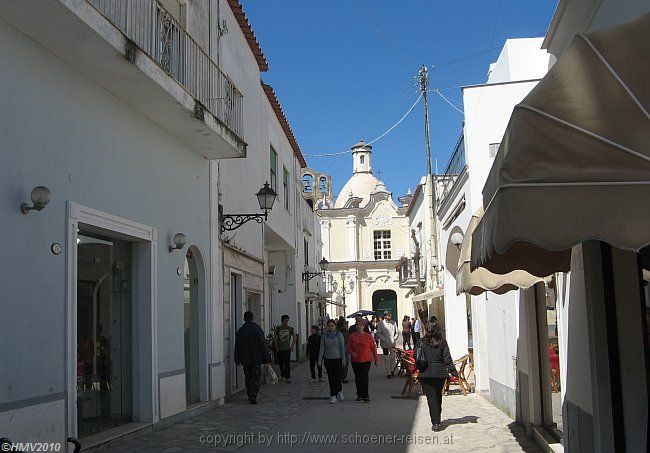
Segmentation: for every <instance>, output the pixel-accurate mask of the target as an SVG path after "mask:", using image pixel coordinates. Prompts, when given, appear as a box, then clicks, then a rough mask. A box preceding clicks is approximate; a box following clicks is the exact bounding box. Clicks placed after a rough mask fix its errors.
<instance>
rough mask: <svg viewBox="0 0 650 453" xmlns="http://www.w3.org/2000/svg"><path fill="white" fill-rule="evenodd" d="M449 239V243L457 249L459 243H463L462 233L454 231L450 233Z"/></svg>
mask: <svg viewBox="0 0 650 453" xmlns="http://www.w3.org/2000/svg"><path fill="white" fill-rule="evenodd" d="M450 239H451V243H452V244H454V245H455V246H456V247H458V250H460V245H461V244H462V243H463V234H462V233H459V232H458V231H456V232H455V233H454V234H452V235H451V238H450Z"/></svg>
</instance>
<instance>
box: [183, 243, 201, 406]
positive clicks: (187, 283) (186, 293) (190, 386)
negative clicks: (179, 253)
mask: <svg viewBox="0 0 650 453" xmlns="http://www.w3.org/2000/svg"><path fill="white" fill-rule="evenodd" d="M183 276H184V278H183V333H184V335H183V338H184V340H183V341H184V345H185V401H186V403H187V405H190V404H193V403H197V402H199V401H200V399H201V398H200V394H199V307H198V306H199V295H198V285H199V278H198V274H197V267H196V262H195V261H194V257H193V256H192V252H187V254H186V256H185V270H184V272H183Z"/></svg>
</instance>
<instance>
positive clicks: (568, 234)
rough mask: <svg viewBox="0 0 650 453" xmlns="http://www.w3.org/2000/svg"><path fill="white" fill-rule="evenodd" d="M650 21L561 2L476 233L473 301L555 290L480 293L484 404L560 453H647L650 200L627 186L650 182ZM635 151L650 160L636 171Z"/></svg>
mask: <svg viewBox="0 0 650 453" xmlns="http://www.w3.org/2000/svg"><path fill="white" fill-rule="evenodd" d="M649 10H650V7H648V5H647V3H644V2H635V1H629V2H613V1H611V2H607V1H605V2H579V1H561V2H560V4H559V6H558V9H557V11H556V14H555V16H554V18H553V21H552V23H551V26H550V27H549V32H548V34H547V36H546V38H545V39H544V42H543V45H542V47H543V48H545V49H549V51H551V53H552V54H553V55H552V57H551V59H550V61H549V63H550V64H549V66H550V70H549V73H548V75H546V76H545V77H544V78H543V79H542V80H541V81H540V82H539V83H538V85H537V86H536V87H535V88H534V89H533V90H532V91H531V93H530V94H529V95H527V96H526V98H525V99H524V100H523V101H522V102H521V103H520V104H518V105H517V106H516V108H515V110H514V111H513V113H512V115H510V118H509V122H508V125H507V127H504V128H502V129H501V131H500V132H499V134H503V137H504V139H503V141H502V143H501V150H500V151H498V154H497V156H496V159H495V160H494V162H493V163H492V168H490V169H489V173H487V174H484V177H483V181H478V182H479V183H478V188H479V190H480V191H481V192H482V197H477V199H478V200H479V202H480V204H481V205H482V207H483V208H484V209H485V213H483V214H479V215H480V216H481V217H480V220H479V221H478V222H476V221H474V225H472V227H471V228H470V230H471V231H467V230H466V231H464V233H465V239H464V241H463V244H462V245H463V250H464V251H467V246H469V247H470V248H471V253H469V254H467V256H465V255H464V257H463V260H462V263H461V264H462V265H463V266H464V271H463V272H460V273H459V274H458V276H457V277H458V278H459V282H458V283H459V289H463V290H465V291H468V292H471V291H470V288H471V287H472V284H471V282H468V280H472V277H471V274H474V277H473V278H474V280H477V277H476V274H478V273H482V274H483V277H489V278H485V279H484V283H485V282H487V283H489V285H485V286H484V287H483V289H485V288H487V289H490V288H493V289H495V290H496V288H498V287H500V286H501V288H500V289H501V290H508V289H512V288H508V287H507V285H506V286H504V284H511V286H512V284H515V286H519V284H518V283H517V282H515V279H514V277H512V274H510V272H513V271H516V272H522V271H527V272H530V273H531V274H533V275H535V276H539V277H542V276H546V275H552V277H551V278H547V280H546V283H536V284H535V286H534V287H533V288H531V289H528V290H526V291H523V290H516V291H512V290H511V291H510V292H508V293H506V294H504V295H503V296H491V293H489V292H484V293H482V294H480V292H481V291H480V290H482V289H481V288H479V289H480V290H479V291H476V292H473V293H474V294H479V295H478V296H473V297H472V299H473V300H472V315H473V323H472V325H473V326H477V327H478V329H477V330H478V332H475V335H474V341H475V351H474V352H475V356H476V357H477V364H476V366H477V369H476V371H477V386H478V388H479V390H481V391H482V392H484V393H485V394H486V395H488V397H489V398H490V399H491V400H493V401H494V402H495V403H496V404H497V405H499V406H500V407H502V408H503V409H505V410H506V411H508V412H510V413H511V415H512V416H513V417H516V419H517V420H519V421H521V422H523V423H524V424H525V425H526V426H527V427H528V428H529V429H530V433H531V435H534V436H535V438H536V439H537V440H538V441H539V442H540V443H541V444H542V445H544V446H545V448H548V449H551V450H553V451H562V450H566V451H580V452H582V451H598V452H601V451H602V452H605V451H646V450H647V420H648V418H647V417H648V390H647V386H646V385H641V386H639V385H638V383H639V382H642V383H646V382H647V363H648V362H649V358H648V349H647V325H646V324H647V319H648V312H649V309H648V306H649V304H648V300H649V297H648V296H649V294H648V289H647V287H648V280H649V279H648V274H647V270H648V269H649V268H650V263H649V261H650V260H649V256H650V255H649V253H648V247H647V243H648V237H647V234H645V231H646V230H645V228H646V225H647V222H648V220H649V218H648V216H647V211H644V210H643V209H641V206H643V200H644V199H645V198H647V189H646V187H647V185H646V186H643V185H639V186H637V183H636V182H632V183H629V184H628V183H627V181H628V179H631V180H632V181H636V179H634V177H633V176H632V177H631V178H630V176H629V175H634V174H635V173H634V172H635V171H636V172H639V171H645V172H646V174H647V170H648V165H647V158H648V149H647V146H645V145H644V144H647V143H648V140H649V137H648V130H649V129H648V128H647V127H646V126H647V120H648V118H647V106H645V108H646V110H645V112H646V113H645V116H644V115H643V107H642V108H641V109H639V108H638V107H639V106H642V105H643V102H645V101H639V99H645V100H646V101H647V96H646V95H644V94H642V93H644V92H647V90H646V89H645V88H646V87H647V83H645V82H641V83H640V84H639V83H635V80H636V78H637V77H638V75H639V74H641V73H643V71H644V70H645V69H644V68H646V67H647V66H648V64H649V63H648V53H647V52H645V51H644V48H642V47H638V45H637V43H639V42H647V41H648V39H650V36H648V30H650V26H649V24H650V22H649V21H650V14H647V13H648V11H649ZM644 13H646V14H645V16H643V15H642V14H644ZM623 21H630V22H623ZM609 27H612V28H609ZM585 32H590V33H589V34H588V35H585V36H580V37H576V34H577V33H585ZM492 73H493V74H498V71H497V68H496V67H494V68H493V72H492ZM622 88H624V89H622ZM644 90H645V91H644ZM467 91H468V90H467V89H465V106H466V112H465V114H466V115H465V116H466V120H467V121H469V120H470V119H471V118H473V115H470V114H468V111H467V107H468V93H467ZM604 93H606V94H607V96H608V98H607V99H603V95H604ZM483 96H485V94H483V95H481V96H480V99H481V101H480V103H482V102H483V101H482V99H483ZM630 99H631V100H632V101H631V102H628V101H629V100H630ZM646 103H647V102H646ZM476 104H477V105H480V104H479V101H478V100H477V101H476ZM626 105H630V107H629V108H628V110H627V111H626V110H625V108H624V107H623V106H626ZM619 117H625V118H626V122H625V123H620V124H621V129H615V131H614V132H612V131H613V129H611V128H609V127H608V125H610V124H619V122H618V119H617V118H619ZM488 122H489V120H488ZM503 124H504V126H505V122H504V123H503ZM470 130H471V127H470V126H469V124H466V125H465V134H466V135H465V136H466V137H467V138H468V143H471V140H469V139H470V138H471V135H470V134H471V132H469V131H470ZM621 137H624V139H621ZM486 139H487V140H484V149H486V146H485V145H488V146H489V144H490V142H489V140H491V137H486ZM497 141H499V140H498V138H497ZM599 143H606V144H607V146H608V147H611V148H607V147H606V148H603V147H600V148H599V146H598V145H599ZM620 143H628V148H627V149H632V150H633V151H632V153H631V154H633V155H637V156H645V161H644V159H643V158H641V159H626V157H625V155H624V153H620V152H619V151H620V150H621V149H623V148H624V146H621V145H620ZM495 148H496V146H495ZM607 153H611V155H608V154H607ZM580 155H583V156H585V157H584V158H577V159H576V156H580ZM608 158H609V160H607V159H608ZM468 164H469V176H470V178H471V175H472V164H471V161H470V159H469V157H468ZM642 169H643V170H642ZM621 175H624V176H621ZM641 178H643V177H641ZM646 179H647V178H646ZM560 181H561V184H558V182H560ZM470 186H471V184H470ZM630 187H633V188H634V189H630ZM632 192H634V193H632ZM470 195H471V193H470ZM443 204H444V203H443ZM452 206H453V205H452ZM442 208H444V206H442ZM450 212H453V208H452V209H450ZM614 212H615V213H616V214H615V215H613V214H612V213H614ZM474 228H475V229H474ZM469 238H471V241H468V239H469ZM594 238H598V240H596V239H594ZM471 268H473V269H474V270H473V271H472V273H471V274H470V272H469V270H470V269H471ZM569 270H570V274H569V273H568V271H569ZM491 272H492V274H490V273H491ZM488 274H489V275H488ZM529 276H530V275H529ZM497 280H500V281H501V283H495V282H497ZM446 283H447V282H446ZM529 283H530V282H529ZM492 285H493V286H492ZM525 286H527V285H525ZM486 294H487V296H486ZM482 299H484V300H482ZM639 301H640V303H639ZM513 305H514V306H515V307H516V309H515V310H512V307H513ZM510 354H512V359H513V363H512V364H509V363H508V359H509V358H510ZM504 358H505V361H506V363H505V364H504ZM509 369H512V372H509V371H508V370H509ZM486 370H487V381H486V380H485V379H484V377H486ZM513 410H514V413H513Z"/></svg>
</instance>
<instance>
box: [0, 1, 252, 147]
mask: <svg viewBox="0 0 650 453" xmlns="http://www.w3.org/2000/svg"><path fill="white" fill-rule="evenodd" d="M0 18H2V19H3V20H5V21H6V22H8V23H9V24H11V25H12V26H13V27H15V28H17V29H18V30H20V31H21V32H22V33H24V34H26V35H27V36H29V37H30V38H32V39H33V40H34V41H36V42H37V43H39V44H40V45H41V46H42V47H44V48H46V49H47V50H49V51H50V52H52V53H53V54H54V55H56V56H58V57H59V58H61V59H62V60H64V61H66V62H67V63H68V64H69V65H70V66H72V67H73V68H74V69H75V70H76V71H79V72H81V73H83V74H84V75H86V76H87V77H88V78H90V79H92V80H93V81H94V82H95V83H97V84H98V85H100V86H101V87H103V88H104V89H105V90H107V91H108V92H110V93H112V94H113V95H115V96H116V97H117V98H119V99H121V100H122V101H123V102H124V103H126V104H128V105H129V106H131V107H133V108H134V109H135V110H137V111H139V112H140V113H141V114H143V115H144V116H146V117H147V118H149V119H150V120H152V121H153V122H154V123H156V124H158V125H159V126H160V127H161V128H163V129H164V130H166V131H168V132H169V133H171V134H172V135H174V136H175V137H176V138H177V139H179V140H180V141H181V142H182V143H184V144H185V145H187V146H188V147H190V148H191V149H193V150H194V151H196V152H197V153H199V154H200V155H201V156H203V157H205V158H207V159H221V158H233V157H245V156H246V143H245V141H244V139H243V96H242V94H241V92H239V90H238V89H237V88H236V86H235V84H234V83H233V82H232V81H231V80H230V79H229V78H228V77H227V76H226V75H225V74H224V73H223V72H222V71H221V70H220V69H219V68H218V67H217V65H216V64H215V63H214V62H213V61H212V59H211V58H210V56H209V55H208V54H207V53H206V52H205V51H204V50H203V49H202V48H201V46H199V45H198V44H197V42H196V41H195V40H194V39H192V37H191V36H190V35H189V34H188V33H187V32H186V31H185V30H184V29H183V27H181V26H180V24H179V23H178V22H176V21H175V20H174V19H173V18H172V17H171V16H170V14H168V12H167V11H166V10H165V9H164V8H163V7H162V5H161V4H160V3H158V2H157V1H156V0H3V1H2V2H0Z"/></svg>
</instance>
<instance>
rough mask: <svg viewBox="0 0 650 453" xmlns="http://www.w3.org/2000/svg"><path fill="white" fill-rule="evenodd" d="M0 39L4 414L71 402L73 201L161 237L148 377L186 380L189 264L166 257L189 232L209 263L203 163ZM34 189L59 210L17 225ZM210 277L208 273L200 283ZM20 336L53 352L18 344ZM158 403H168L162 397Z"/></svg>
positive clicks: (83, 83)
mask: <svg viewBox="0 0 650 453" xmlns="http://www.w3.org/2000/svg"><path fill="white" fill-rule="evenodd" d="M0 34H1V38H0V54H1V56H2V60H3V61H4V64H3V65H2V66H1V67H0V84H1V86H2V87H3V89H2V90H0V99H1V101H0V105H1V106H2V108H0V135H1V136H2V137H3V138H2V141H0V155H1V156H2V160H3V162H4V165H3V167H2V170H0V172H1V177H0V190H1V191H2V192H3V193H5V194H6V195H7V196H5V197H3V198H2V200H1V201H0V211H1V212H2V230H3V233H4V234H6V235H7V237H11V238H12V240H11V241H9V242H8V243H7V244H6V247H5V252H4V254H5V256H7V257H11V262H12V266H11V267H6V268H5V269H4V271H3V272H2V274H0V279H1V280H2V282H3V284H2V287H3V291H2V295H1V296H0V298H1V299H0V304H1V305H2V307H1V311H2V313H4V315H3V316H4V322H5V327H4V328H3V330H2V333H1V334H0V335H2V339H1V341H0V356H2V357H3V358H4V359H6V360H8V361H9V362H20V363H21V366H20V367H19V368H15V367H2V368H1V369H0V381H2V382H3V390H2V392H0V404H2V403H8V402H14V403H15V402H16V401H20V400H24V399H28V398H38V397H41V396H44V395H52V394H58V393H61V392H64V391H66V382H65V372H64V365H65V364H66V362H65V360H64V357H65V354H66V351H65V344H66V341H65V338H66V337H65V332H66V318H65V314H66V289H65V284H66V272H68V271H67V270H66V269H67V262H66V260H67V258H68V257H67V254H68V247H67V245H69V244H66V228H67V221H66V216H67V211H66V203H67V202H68V201H74V202H76V203H80V204H83V205H86V206H89V207H92V208H95V209H98V210H100V211H103V212H106V213H109V214H113V215H117V216H120V217H123V218H125V219H129V220H130V221H134V222H138V223H141V224H144V225H148V226H151V227H153V228H155V229H157V232H158V241H159V244H158V248H157V255H156V256H155V257H154V258H155V259H156V261H157V270H158V275H157V277H158V278H157V282H158V283H157V288H156V293H157V313H156V314H157V318H158V326H159V328H158V331H157V332H156V334H157V339H158V343H157V345H156V350H157V353H158V369H157V370H153V372H154V375H157V374H158V373H160V372H171V371H176V370H182V369H184V350H183V309H182V303H180V301H182V297H183V296H182V294H183V293H182V291H183V285H182V279H180V278H179V277H178V275H177V274H176V269H177V268H178V267H179V266H182V265H183V260H184V254H183V253H182V252H176V253H169V251H168V250H167V245H168V244H169V243H170V240H171V237H172V236H173V235H174V234H175V233H178V232H183V233H184V234H185V235H186V236H187V238H188V245H195V246H196V247H198V249H199V250H200V251H201V252H202V254H203V257H204V258H206V260H207V257H209V253H210V247H211V236H210V204H209V194H210V192H209V176H210V175H209V166H208V162H207V161H206V160H204V159H203V158H202V157H200V156H199V155H198V154H197V153H196V152H194V151H192V150H190V149H188V148H187V147H186V146H184V145H182V144H181V143H180V142H179V141H178V140H177V139H176V138H174V137H173V136H171V135H169V134H167V133H166V132H165V131H163V130H162V129H160V128H159V127H158V126H156V125H154V124H153V123H152V122H150V121H149V120H147V119H146V118H144V117H142V116H141V115H139V114H137V113H136V112H134V111H133V110H132V109H130V108H129V107H127V106H126V105H125V104H123V103H122V102H120V101H118V100H117V99H116V98H115V97H113V96H112V95H110V94H108V93H107V92H106V91H105V90H104V89H102V88H101V87H99V86H97V85H96V84H95V83H93V82H92V81H90V80H89V79H87V78H86V77H84V76H81V75H80V74H79V73H78V72H76V71H75V70H73V69H72V68H71V67H69V66H68V65H66V64H64V63H63V62H62V61H61V60H59V59H57V58H56V57H54V56H53V55H52V54H51V53H49V52H47V51H45V50H44V49H43V48H41V47H40V46H38V45H37V44H35V42H34V41H32V40H31V39H29V38H28V37H26V36H25V35H23V34H21V33H20V32H18V31H17V30H16V29H14V28H12V27H11V26H9V25H8V24H7V23H5V22H0ZM45 68H46V70H45ZM9 87H10V88H9ZM36 185H45V186H47V187H48V188H49V189H50V190H51V192H52V201H51V202H50V204H49V205H48V206H47V207H46V208H45V209H44V210H43V211H41V212H38V213H30V214H29V215H22V214H21V213H20V211H19V206H20V203H21V202H24V201H28V200H29V193H30V191H31V189H32V187H34V186H36ZM53 242H58V243H60V244H62V245H63V253H62V254H61V255H59V256H55V255H53V254H52V253H51V252H50V245H51V244H52V243H53ZM73 261H74V258H73ZM208 261H209V260H208ZM210 274H211V270H210V267H209V263H208V267H207V269H206V277H205V278H207V276H209V275H210ZM7 282H11V284H8V283H7ZM211 300H212V299H211V297H210V296H209V295H208V301H211ZM134 303H138V302H137V301H134ZM209 303H212V302H209ZM25 329H29V331H30V332H38V335H37V336H38V337H39V338H47V339H48V341H45V342H39V343H38V345H37V344H36V343H34V341H31V340H30V341H16V339H18V338H24V333H25ZM208 330H211V328H210V327H208ZM34 338H35V337H34ZM32 340H33V338H32ZM212 354H216V351H210V355H212ZM25 357H29V360H24V358H25ZM205 372H206V373H207V371H205ZM179 385H180V384H179ZM143 391H146V389H143ZM170 391H174V392H184V388H183V387H178V386H176V387H174V389H173V390H170ZM160 397H161V398H163V399H164V398H167V397H168V395H167V394H166V392H165V391H164V389H163V390H161V394H160ZM41 406H43V407H45V406H47V407H48V409H47V411H46V412H47V413H43V414H42V415H43V417H42V418H41V415H38V414H34V417H33V419H34V420H43V423H49V422H47V420H56V422H54V421H53V423H56V425H52V426H51V430H53V431H51V432H56V433H61V432H63V430H62V429H61V426H62V424H63V423H64V420H65V416H64V414H63V413H60V414H59V415H58V417H57V418H56V419H52V418H51V417H50V415H51V414H50V411H51V409H49V407H51V405H41ZM41 406H37V407H41ZM3 427H6V430H5V431H4V434H5V435H8V436H10V437H12V433H17V432H19V430H20V427H17V428H16V429H18V431H16V430H14V428H13V427H12V425H11V423H10V424H9V425H3ZM70 429H72V428H70ZM49 430H50V428H47V429H46V430H45V431H47V432H49ZM71 432H72V431H69V433H71ZM57 435H58V434H57ZM14 439H15V440H17V441H18V440H21V439H18V438H17V437H15V436H14ZM22 440H25V441H27V440H32V441H33V440H49V441H64V439H62V438H56V439H22Z"/></svg>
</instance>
